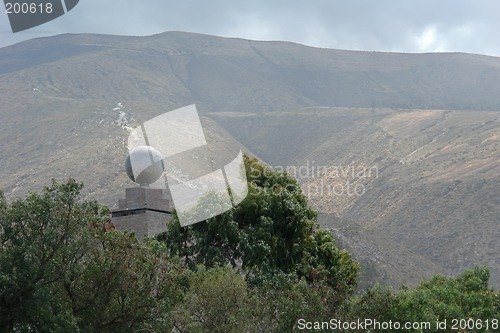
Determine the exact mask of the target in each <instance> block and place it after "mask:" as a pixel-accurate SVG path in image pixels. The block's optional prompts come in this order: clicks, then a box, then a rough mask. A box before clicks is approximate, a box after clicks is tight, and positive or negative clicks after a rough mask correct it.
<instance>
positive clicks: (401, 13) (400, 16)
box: [0, 0, 500, 56]
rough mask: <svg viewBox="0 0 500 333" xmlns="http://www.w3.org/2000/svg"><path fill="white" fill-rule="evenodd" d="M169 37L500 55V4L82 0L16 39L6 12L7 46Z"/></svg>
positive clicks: (3, 34)
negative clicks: (59, 38)
mask: <svg viewBox="0 0 500 333" xmlns="http://www.w3.org/2000/svg"><path fill="white" fill-rule="evenodd" d="M24 1H27V2H31V1H28V0H24ZM165 31H189V32H197V33H204V34H211V35H217V36H226V37H240V38H248V39H255V40H282V41H291V42H296V43H301V44H306V45H310V46H315V47H323V48H336V49H348V50H366V51H389V52H468V53H477V54H486V55H493V56H500V38H499V37H498V34H499V32H500V1H499V0H343V1H340V0H288V1H287V0H267V1H266V0H248V1H241V0H178V1H171V0H135V1H129V0H80V2H79V4H78V5H77V6H76V7H75V8H74V9H73V10H71V11H70V12H68V13H67V14H66V15H63V16H61V17H59V18H57V19H55V20H53V21H51V22H49V23H46V24H43V25H40V26H38V27H34V28H32V29H30V30H26V31H23V32H18V33H15V34H14V33H12V30H11V28H10V25H9V21H8V17H7V14H6V13H5V12H4V11H3V10H2V11H1V12H0V47H4V46H7V45H10V44H14V43H17V42H20V41H22V40H26V39H31V38H36V37H42V36H49V35H55V34H62V33H100V34H113V35H134V36H146V35H153V34H157V33H162V32H165Z"/></svg>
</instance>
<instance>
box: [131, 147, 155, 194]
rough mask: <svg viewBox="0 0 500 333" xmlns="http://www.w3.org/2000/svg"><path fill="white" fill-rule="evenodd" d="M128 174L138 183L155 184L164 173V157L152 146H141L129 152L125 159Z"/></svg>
mask: <svg viewBox="0 0 500 333" xmlns="http://www.w3.org/2000/svg"><path fill="white" fill-rule="evenodd" d="M125 170H126V171H127V176H128V177H129V178H130V179H131V180H132V181H133V182H136V183H138V184H148V185H149V184H153V183H154V182H156V181H157V180H158V179H160V177H161V175H162V174H163V158H162V156H161V154H160V152H159V151H158V150H156V149H154V148H153V147H150V146H139V147H136V148H134V149H132V151H130V152H129V154H128V156H127V159H126V161H125Z"/></svg>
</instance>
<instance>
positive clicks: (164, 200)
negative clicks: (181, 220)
mask: <svg viewBox="0 0 500 333" xmlns="http://www.w3.org/2000/svg"><path fill="white" fill-rule="evenodd" d="M171 204H172V199H171V197H170V195H169V191H168V189H165V190H163V189H156V188H150V187H149V186H138V187H131V188H127V189H126V190H125V198H124V199H120V200H119V201H118V210H115V211H113V212H112V222H113V224H114V225H115V227H116V228H117V229H118V230H128V231H134V232H135V235H136V237H137V238H138V239H143V238H144V237H152V236H155V235H156V234H159V233H161V232H164V231H166V229H167V227H166V222H167V221H168V220H169V219H171V218H172V215H171V213H170V212H171V208H172V206H171Z"/></svg>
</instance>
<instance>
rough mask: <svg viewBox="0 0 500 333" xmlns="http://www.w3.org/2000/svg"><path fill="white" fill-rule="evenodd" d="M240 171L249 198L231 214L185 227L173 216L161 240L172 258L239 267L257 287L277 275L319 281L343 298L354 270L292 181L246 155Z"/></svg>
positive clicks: (352, 283) (351, 284)
mask: <svg viewBox="0 0 500 333" xmlns="http://www.w3.org/2000/svg"><path fill="white" fill-rule="evenodd" d="M245 166H246V171H247V179H248V181H249V183H248V184H249V193H248V196H247V197H246V198H245V200H243V202H241V203H240V204H239V205H238V206H237V207H236V208H235V209H233V210H231V211H228V212H226V213H224V214H221V215H219V216H216V217H214V218H211V219H208V220H207V221H205V222H203V223H197V224H195V225H192V226H189V227H186V228H182V227H180V226H179V222H178V219H177V218H176V217H175V214H174V219H173V220H172V221H171V222H170V223H169V225H168V231H167V232H166V234H165V235H162V237H161V239H162V240H163V241H165V243H166V244H167V246H168V247H169V249H170V251H171V254H174V255H178V256H180V257H181V258H183V259H184V261H185V262H186V263H187V264H188V265H190V267H192V268H193V267H195V266H196V265H197V264H203V265H205V266H207V267H212V266H214V265H222V266H223V265H225V264H227V263H229V264H231V265H232V266H233V267H241V268H242V269H243V270H244V271H245V272H246V274H247V277H248V278H249V280H252V281H253V282H254V283H257V284H259V283H262V281H264V280H266V279H269V278H271V277H272V276H273V275H275V274H280V273H284V274H296V275H297V277H298V278H299V279H300V278H305V279H306V281H308V282H313V281H319V280H322V281H324V282H325V283H326V284H327V285H329V286H331V287H333V288H335V290H337V291H339V292H341V293H342V294H343V295H344V296H345V297H347V295H348V294H349V293H350V292H352V291H353V290H354V288H355V286H356V277H357V272H358V268H359V267H358V265H357V263H355V262H354V261H353V260H352V258H351V257H350V255H349V253H348V252H347V251H340V250H339V249H338V248H337V247H336V246H335V244H334V240H333V237H332V235H331V233H329V232H327V231H324V230H320V229H318V225H317V223H316V213H315V212H314V211H313V210H312V209H311V208H310V207H309V206H308V204H307V200H306V198H305V196H304V195H303V194H302V190H301V188H300V186H299V185H298V184H297V182H296V180H295V179H293V178H292V177H290V176H288V175H287V174H286V173H282V172H276V171H273V170H272V169H271V168H269V167H267V166H264V165H262V164H260V163H258V162H257V160H256V159H251V158H249V157H247V156H245Z"/></svg>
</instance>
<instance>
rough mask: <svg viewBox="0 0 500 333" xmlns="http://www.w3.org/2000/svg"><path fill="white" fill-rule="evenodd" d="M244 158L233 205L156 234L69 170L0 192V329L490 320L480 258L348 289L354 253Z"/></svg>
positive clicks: (258, 327) (490, 297) (497, 306)
mask: <svg viewBox="0 0 500 333" xmlns="http://www.w3.org/2000/svg"><path fill="white" fill-rule="evenodd" d="M246 162H247V163H250V162H252V163H254V162H255V161H252V160H249V159H248V158H247V159H246ZM253 168H257V170H261V171H262V173H259V172H256V171H255V170H256V169H250V170H251V171H252V170H253V175H250V174H249V179H250V182H251V183H252V184H253V185H252V186H253V188H251V191H254V192H253V195H251V196H249V197H248V198H247V199H246V200H245V201H244V202H243V203H242V205H240V206H239V207H238V208H236V209H234V210H232V211H230V212H227V213H225V214H222V215H219V216H216V217H214V218H212V219H209V220H208V221H206V222H205V223H199V224H196V225H194V226H192V227H188V228H181V227H180V226H179V224H178V223H177V224H176V223H170V224H169V232H168V234H166V235H163V236H162V237H163V238H162V241H158V240H153V239H146V240H144V241H142V242H139V241H138V240H137V239H136V238H135V237H134V235H132V234H129V233H123V232H119V231H117V230H114V228H113V225H112V224H111V223H110V219H109V212H108V210H107V208H105V207H103V206H101V205H99V204H97V203H96V202H83V203H80V202H79V201H78V197H79V192H80V190H81V188H82V185H81V184H78V183H76V182H75V181H74V180H69V181H68V182H67V183H62V184H59V183H56V182H53V184H52V186H51V187H49V188H46V189H45V191H44V192H43V193H42V194H32V195H30V196H28V197H27V198H26V199H24V200H18V201H15V202H13V203H12V204H9V203H7V202H6V200H5V199H4V197H3V195H2V194H1V193H0V332H141V331H142V332H172V331H175V332H179V333H183V332H185V333H188V332H189V333H191V332H193V333H196V332H232V333H239V332H241V333H247V332H274V333H283V332H299V331H300V330H299V327H298V321H299V319H302V320H304V321H306V322H326V321H329V320H330V319H332V318H336V319H340V320H342V321H343V322H346V321H351V320H352V321H356V320H357V319H375V320H377V321H378V322H389V321H392V322H400V323H405V322H430V323H433V324H435V322H436V321H437V320H439V321H443V320H447V321H448V327H447V329H445V330H442V329H437V328H436V327H435V326H432V329H431V330H425V332H454V331H452V330H451V319H453V318H456V319H460V318H464V319H468V318H474V320H476V321H477V320H482V321H483V323H485V322H486V320H489V321H490V328H489V330H486V327H485V326H483V327H482V328H476V329H475V330H468V331H470V332H473V331H474V332H496V331H498V326H494V325H492V324H493V322H494V321H493V320H497V321H496V323H497V325H498V319H499V317H500V298H499V295H498V292H495V291H493V290H491V289H489V287H488V280H489V271H488V269H486V268H484V267H477V268H475V269H473V270H467V271H465V272H464V273H463V274H462V275H460V276H458V277H457V278H454V279H452V278H446V277H442V276H436V277H434V278H433V279H431V280H429V281H426V282H423V283H422V284H421V285H420V286H418V287H417V288H415V289H413V290H409V289H407V288H402V289H401V290H399V291H397V292H393V291H391V290H390V289H387V288H384V287H380V286H376V287H375V288H372V289H369V290H368V291H366V292H365V293H363V294H361V295H358V296H356V297H354V298H353V297H352V296H351V295H352V292H353V288H354V286H355V285H356V273H357V270H358V267H357V264H356V263H354V262H353V261H352V259H351V257H350V255H349V254H348V253H347V252H346V251H341V250H339V249H338V248H337V247H336V246H335V244H334V241H333V238H332V236H331V234H330V233H329V232H327V231H324V230H320V229H318V228H317V227H316V224H315V215H314V212H313V211H312V210H310V208H308V207H307V205H306V202H305V199H304V198H303V196H302V195H301V193H300V192H299V191H298V190H297V189H296V188H295V187H294V186H292V185H294V184H295V183H294V181H293V180H292V179H290V178H289V177H288V176H287V175H286V174H282V173H276V172H274V171H271V170H267V169H265V168H266V167H264V166H262V165H260V164H256V165H253ZM258 168H260V169H258ZM247 170H249V169H248V168H247ZM264 170H265V171H264ZM276 184H278V185H276ZM277 189H280V190H277ZM280 191H281V192H280ZM174 221H175V220H174ZM177 255H179V256H180V258H179V257H178V256H177ZM285 256H288V257H286V258H284V257H285ZM182 261H185V263H187V264H188V266H189V267H187V266H186V265H185V264H184V263H182ZM495 327H496V328H495ZM314 331H315V332H321V329H318V330H314ZM323 331H325V330H323ZM327 331H328V330H327ZM330 331H331V330H330ZM349 331H352V332H356V331H355V330H349ZM365 331H366V330H360V331H359V332H365ZM375 331H377V332H390V331H391V330H386V331H384V330H375ZM405 331H406V332H421V331H422V330H417V329H414V330H405ZM465 331H467V330H464V332H465Z"/></svg>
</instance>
